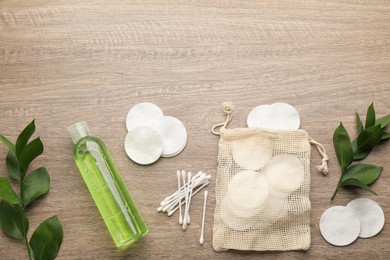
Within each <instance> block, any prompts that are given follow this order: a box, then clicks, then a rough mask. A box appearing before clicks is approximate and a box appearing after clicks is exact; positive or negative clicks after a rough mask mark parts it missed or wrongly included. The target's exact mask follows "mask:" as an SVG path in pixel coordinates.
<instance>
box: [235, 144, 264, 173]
mask: <svg viewBox="0 0 390 260" xmlns="http://www.w3.org/2000/svg"><path fill="white" fill-rule="evenodd" d="M232 155H233V159H234V161H235V162H236V163H237V164H238V165H239V166H240V167H242V168H244V169H247V170H258V169H260V168H262V167H263V166H264V165H266V164H267V163H268V162H269V160H270V158H271V156H272V143H271V141H270V140H268V139H267V138H266V137H264V138H260V137H248V138H245V139H242V140H237V141H234V142H233V143H232Z"/></svg>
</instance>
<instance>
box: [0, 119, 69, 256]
mask: <svg viewBox="0 0 390 260" xmlns="http://www.w3.org/2000/svg"><path fill="white" fill-rule="evenodd" d="M34 132H35V122H34V120H33V121H32V122H31V123H30V124H28V125H27V126H26V128H25V129H24V130H23V131H22V133H21V134H20V135H19V136H18V138H17V140H16V143H15V144H13V143H12V142H11V141H10V140H9V139H7V138H6V137H5V136H3V135H2V134H0V141H2V142H3V143H4V144H5V145H6V146H7V147H8V150H9V151H8V154H7V157H6V167H7V170H8V173H9V175H10V176H11V178H13V179H14V180H16V181H17V182H18V183H19V185H20V194H19V196H18V195H17V194H16V192H15V191H14V189H13V188H12V185H11V183H10V181H9V180H8V178H6V177H0V226H1V229H2V230H3V232H4V233H5V234H6V235H7V236H9V237H12V238H15V239H18V240H20V241H21V242H22V243H24V244H25V245H26V247H27V253H28V256H29V259H30V260H32V259H35V260H43V259H45V260H50V259H55V258H56V257H57V254H58V251H59V249H60V247H61V243H62V238H63V229H62V225H61V222H60V221H59V219H58V218H57V216H53V217H50V218H48V219H46V220H44V221H43V222H42V223H41V224H39V226H38V227H37V228H36V229H35V231H34V233H33V235H32V236H31V238H30V241H28V238H27V233H28V229H29V221H28V218H27V216H26V213H25V209H26V208H27V207H28V206H30V205H31V203H32V202H34V201H35V200H36V199H38V198H40V197H42V196H43V195H45V194H47V193H48V192H49V189H50V177H49V173H48V171H47V169H46V168H45V167H39V168H37V169H35V170H33V171H31V172H29V173H28V168H29V166H30V163H31V162H32V161H33V160H34V159H35V158H37V157H38V156H39V155H41V154H42V153H43V144H42V141H41V140H40V138H39V137H38V138H36V139H34V140H32V141H31V142H29V140H30V138H31V136H32V135H33V133H34Z"/></svg>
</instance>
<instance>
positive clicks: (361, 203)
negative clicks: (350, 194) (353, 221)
mask: <svg viewBox="0 0 390 260" xmlns="http://www.w3.org/2000/svg"><path fill="white" fill-rule="evenodd" d="M347 208H350V209H352V210H353V211H354V213H355V215H356V216H357V217H358V218H359V220H360V224H361V229H360V233H359V237H362V238H369V237H373V236H375V235H376V234H378V233H379V232H380V231H381V230H382V228H383V226H384V225H385V214H384V213H383V210H382V208H381V207H380V206H379V205H378V203H376V202H375V201H373V200H370V199H367V198H359V199H355V200H353V201H351V202H350V203H348V205H347Z"/></svg>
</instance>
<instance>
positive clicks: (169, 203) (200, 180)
mask: <svg viewBox="0 0 390 260" xmlns="http://www.w3.org/2000/svg"><path fill="white" fill-rule="evenodd" d="M195 176H197V178H196V179H195V182H194V189H195V188H197V187H199V186H201V185H203V184H205V183H209V179H210V178H211V175H207V176H206V174H205V173H202V174H201V175H195ZM191 182H192V181H191ZM187 185H188V183H187V184H186V186H187ZM183 186H184V185H183ZM183 193H185V191H184V189H183V187H182V188H181V189H180V199H181V200H183V199H184V197H185V196H184V195H185V194H183ZM178 200H179V195H178V192H177V191H176V192H175V193H174V194H172V195H171V196H169V197H167V198H165V199H164V200H163V201H161V203H160V207H158V209H157V211H158V212H161V211H163V212H167V211H170V210H171V209H172V208H174V207H175V206H176V204H178ZM182 203H183V202H182Z"/></svg>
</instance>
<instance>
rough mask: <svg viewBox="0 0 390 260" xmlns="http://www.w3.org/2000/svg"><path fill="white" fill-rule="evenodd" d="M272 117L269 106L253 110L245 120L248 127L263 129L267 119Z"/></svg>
mask: <svg viewBox="0 0 390 260" xmlns="http://www.w3.org/2000/svg"><path fill="white" fill-rule="evenodd" d="M270 116H272V111H271V106H270V105H261V106H257V107H255V108H253V109H252V110H251V112H249V115H248V117H247V119H246V123H247V125H248V127H264V125H266V124H267V118H269V117H270Z"/></svg>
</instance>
